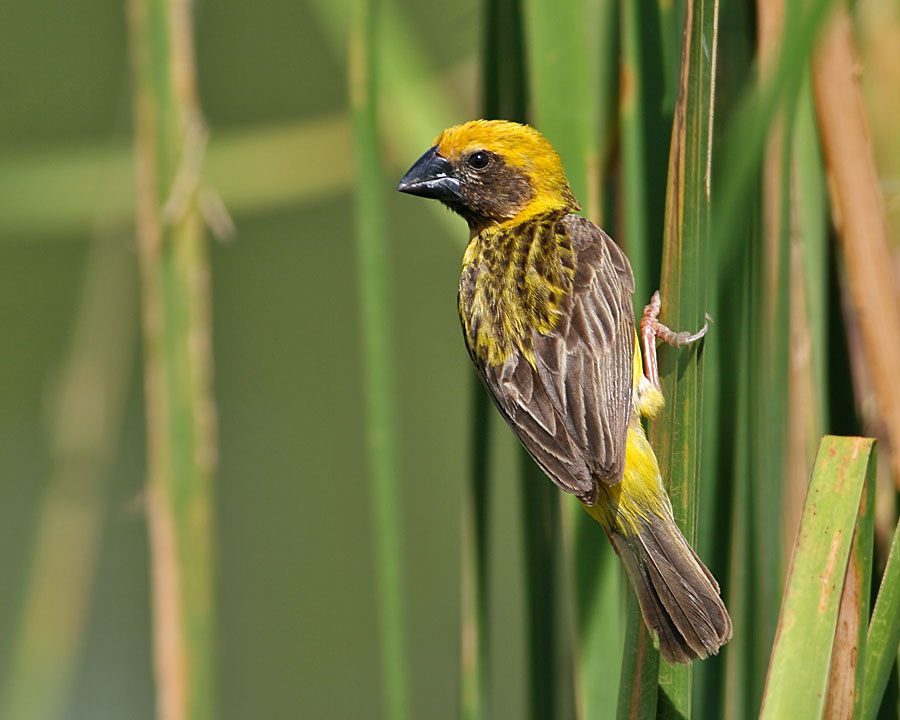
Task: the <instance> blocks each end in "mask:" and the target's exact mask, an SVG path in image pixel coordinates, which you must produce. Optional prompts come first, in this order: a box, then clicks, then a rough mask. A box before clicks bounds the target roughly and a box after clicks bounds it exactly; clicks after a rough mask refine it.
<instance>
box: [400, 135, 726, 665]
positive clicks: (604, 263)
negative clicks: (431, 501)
mask: <svg viewBox="0 0 900 720" xmlns="http://www.w3.org/2000/svg"><path fill="white" fill-rule="evenodd" d="M397 189H398V190H400V191H401V192H405V193H410V194H412V195H420V196H422V197H428V198H435V199H437V200H440V201H441V202H442V203H444V204H445V205H447V206H448V207H449V208H450V209H452V210H454V211H455V212H457V213H459V214H460V215H462V216H463V217H464V218H465V219H466V221H467V222H468V224H469V232H470V239H469V244H468V246H467V247H466V251H465V255H464V256H463V270H462V277H461V279H460V283H459V296H458V302H459V314H460V318H461V319H462V326H463V335H464V337H465V341H466V346H467V347H468V349H469V355H470V356H471V358H472V362H473V363H474V364H475V367H476V369H477V370H478V373H479V375H480V376H481V379H482V380H483V381H484V384H485V386H486V387H487V389H488V391H489V393H490V395H491V397H492V398H493V400H494V403H495V404H496V405H497V408H498V409H499V410H500V413H501V414H502V415H503V417H504V418H505V419H506V421H507V422H508V423H509V425H510V426H511V427H512V429H513V430H514V431H515V432H516V434H517V435H518V436H519V439H520V440H521V441H522V444H523V445H524V446H525V448H526V449H527V450H528V452H529V453H530V454H531V456H532V457H533V458H534V459H535V461H536V462H537V463H538V465H540V466H541V468H543V470H544V472H546V473H547V475H548V476H550V478H551V479H552V480H553V481H554V482H555V483H556V484H557V485H559V486H560V487H561V488H562V489H563V490H565V491H566V492H569V493H573V494H574V495H576V496H577V497H578V498H579V499H580V500H581V503H582V504H583V505H584V507H585V509H586V510H587V511H588V512H589V513H590V514H591V515H592V516H593V517H594V518H596V519H597V520H598V521H599V522H600V524H601V525H602V526H603V528H604V530H605V531H606V534H607V536H608V537H609V539H610V541H611V542H612V544H613V547H614V548H615V550H616V552H617V553H618V554H619V556H620V557H621V558H622V560H623V561H624V563H625V567H626V569H627V571H628V576H629V577H630V578H631V582H632V584H633V585H634V589H635V592H636V593H637V597H638V601H639V602H640V607H641V612H642V613H643V616H644V622H645V623H646V625H647V626H648V627H649V628H650V629H651V630H653V631H654V632H655V633H656V635H657V637H658V639H659V648H660V652H661V653H662V656H663V657H664V658H665V659H666V660H667V661H668V662H680V663H686V662H690V661H691V660H694V659H695V658H703V657H706V656H707V655H709V654H711V653H715V652H717V651H718V649H719V648H720V647H721V646H722V645H723V644H724V643H725V642H727V641H728V639H729V638H730V637H731V619H730V618H729V617H728V612H727V611H726V610H725V606H724V604H723V603H722V600H721V598H720V597H719V586H718V584H717V583H716V580H715V578H714V577H713V576H712V574H711V573H710V572H709V570H707V569H706V567H705V566H704V565H703V563H702V562H701V561H700V559H699V558H698V557H697V554H696V553H695V552H694V550H693V549H692V548H691V546H690V545H689V544H688V542H687V540H685V538H684V536H683V535H682V534H681V531H680V530H679V529H678V526H677V525H676V524H675V521H674V519H673V517H672V508H671V503H670V502H669V498H668V496H667V495H666V491H665V489H664V488H663V485H662V478H661V477H660V473H659V465H658V463H657V460H656V456H655V455H654V453H653V450H652V448H651V447H650V444H649V442H648V441H647V437H646V435H645V434H644V430H643V427H642V426H641V422H640V416H641V415H643V416H646V417H653V416H654V415H656V414H657V413H658V412H659V410H660V409H661V407H662V405H663V396H662V392H661V390H660V387H659V378H658V374H657V370H656V345H655V343H656V339H657V338H661V339H663V340H665V341H668V342H670V343H672V344H676V345H683V344H686V343H688V342H693V341H694V340H697V339H699V338H700V337H702V336H703V334H705V332H706V328H705V327H704V328H703V329H702V330H701V331H700V332H698V333H695V334H694V335H689V334H687V333H674V332H672V331H671V330H669V329H668V328H666V327H665V326H663V325H661V324H660V323H659V322H658V321H657V319H656V318H657V315H658V313H659V295H658V293H657V294H655V295H654V297H653V299H652V301H651V303H650V305H648V306H647V309H646V310H645V312H644V317H643V319H642V321H641V324H640V326H641V336H642V340H643V344H644V354H645V360H646V364H647V368H646V374H645V368H644V364H643V363H642V357H641V349H640V344H639V343H637V342H636V337H637V333H636V331H635V323H634V316H633V311H632V305H631V296H632V294H633V292H634V277H633V275H632V272H631V265H630V263H629V262H628V259H627V258H626V257H625V255H624V254H623V253H622V251H621V250H620V249H619V247H618V246H617V245H616V244H615V243H614V242H613V241H612V240H611V239H610V238H609V237H608V236H607V235H606V233H604V232H603V231H602V230H601V229H600V228H599V227H597V226H596V225H594V224H593V223H591V222H590V221H588V220H586V219H585V218H583V217H581V216H579V215H575V214H574V213H575V212H576V211H578V210H580V207H579V205H578V202H577V201H576V200H575V197H574V196H573V195H572V192H571V190H570V189H569V183H568V180H567V179H566V176H565V172H564V170H563V166H562V161H561V160H560V158H559V155H557V153H556V151H555V150H554V149H553V148H552V146H551V145H550V143H548V142H547V141H546V140H545V139H544V137H543V136H542V135H541V134H540V133H538V132H537V131H536V130H534V129H533V128H531V127H528V126H527V125H519V124H517V123H512V122H506V121H500V120H494V121H486V120H475V121H472V122H469V123H466V124H464V125H459V126H457V127H453V128H450V129H448V130H445V131H444V132H442V133H441V134H440V135H439V136H438V138H437V139H436V140H435V142H434V145H433V147H432V148H431V149H429V150H428V151H427V152H426V153H425V154H424V155H423V156H422V157H421V158H420V159H419V160H418V161H417V162H416V163H415V165H413V166H412V168H410V170H409V172H408V173H406V175H405V176H404V178H403V180H401V182H400V185H399V186H398V188H397Z"/></svg>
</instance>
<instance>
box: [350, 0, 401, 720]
mask: <svg viewBox="0 0 900 720" xmlns="http://www.w3.org/2000/svg"><path fill="white" fill-rule="evenodd" d="M378 39H379V35H378V16H377V12H376V3H375V2H374V0H357V2H355V3H354V4H353V7H352V12H351V24H350V37H349V51H350V56H349V62H348V67H349V73H350V108H351V117H352V131H353V140H354V146H355V151H356V163H357V170H356V179H357V187H356V194H355V210H356V242H357V253H358V258H359V260H358V262H359V299H360V313H361V316H362V318H361V328H362V348H363V372H364V377H363V388H364V392H365V418H366V440H367V451H368V462H369V481H370V484H371V485H370V486H371V492H372V512H373V514H374V529H375V548H374V549H375V567H376V572H377V583H378V622H379V632H380V652H381V672H382V687H383V689H384V696H383V703H384V714H385V717H389V718H396V719H397V720H405V718H408V717H409V716H410V708H411V706H410V702H411V699H410V688H409V665H408V663H409V661H408V657H407V652H408V650H407V630H406V617H407V615H406V613H405V611H404V571H403V559H402V541H401V526H402V525H401V517H402V513H401V509H400V498H401V493H400V486H399V473H398V465H397V449H396V444H397V408H396V406H395V402H396V400H395V399H396V397H397V392H396V387H395V378H394V373H393V358H392V354H393V349H392V338H393V333H392V324H391V310H390V308H391V304H390V302H391V301H390V294H389V291H388V288H389V287H390V275H391V263H390V261H389V258H388V244H387V236H386V233H385V221H384V202H385V198H384V196H383V188H384V184H383V182H382V171H381V158H380V150H379V145H378V137H379V135H378V127H379V125H378V109H377V102H378V68H377V65H376V58H377V51H376V46H377V43H378Z"/></svg>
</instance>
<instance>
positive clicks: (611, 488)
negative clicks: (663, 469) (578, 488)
mask: <svg viewBox="0 0 900 720" xmlns="http://www.w3.org/2000/svg"><path fill="white" fill-rule="evenodd" d="M584 509H585V510H587V511H588V513H590V515H591V516H592V517H593V518H594V519H595V520H597V521H598V522H599V523H600V524H601V525H602V526H603V527H605V528H606V529H607V530H615V531H617V532H619V533H620V534H621V535H623V536H625V537H633V536H635V535H636V534H637V533H638V532H639V531H640V526H641V524H642V521H646V520H647V519H648V518H649V517H650V515H651V514H652V515H659V516H661V517H663V516H665V515H666V514H667V513H668V514H671V512H672V509H671V506H670V503H669V498H668V496H667V495H666V491H665V489H664V488H663V484H662V478H661V477H660V474H659V463H657V461H656V455H654V454H653V448H651V447H650V443H649V442H648V440H647V436H646V435H645V434H644V428H643V427H641V423H640V421H639V420H637V419H636V418H635V417H632V419H631V424H630V425H629V427H628V437H627V440H626V444H625V473H624V475H623V476H622V481H621V482H619V483H616V484H615V485H609V484H607V483H605V482H603V481H600V492H599V495H598V497H597V502H596V504H594V505H593V506H590V507H588V506H587V505H585V506H584Z"/></svg>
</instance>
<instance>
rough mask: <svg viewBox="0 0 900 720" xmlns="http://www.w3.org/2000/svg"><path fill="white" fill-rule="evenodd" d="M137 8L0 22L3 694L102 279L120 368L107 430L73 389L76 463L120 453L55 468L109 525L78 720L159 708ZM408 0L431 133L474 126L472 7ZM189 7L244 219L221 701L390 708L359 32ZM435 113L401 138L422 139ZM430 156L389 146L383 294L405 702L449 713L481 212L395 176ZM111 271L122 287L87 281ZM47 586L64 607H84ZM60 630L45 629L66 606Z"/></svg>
mask: <svg viewBox="0 0 900 720" xmlns="http://www.w3.org/2000/svg"><path fill="white" fill-rule="evenodd" d="M334 8H335V10H336V11H339V6H338V5H335V6H334ZM124 11H125V8H124V4H123V3H121V2H117V1H115V0H113V1H110V0H100V1H91V2H87V3H75V4H68V3H59V2H56V3H37V4H29V3H24V4H21V3H20V4H13V5H9V6H7V7H6V8H4V11H3V21H2V23H0V67H2V68H3V70H2V71H0V97H2V103H0V196H2V199H0V327H2V328H3V330H2V338H3V340H2V347H3V350H2V351H0V567H2V568H3V572H2V573H0V693H2V692H3V688H4V682H3V680H4V679H8V678H9V673H10V669H11V663H12V655H13V651H14V648H15V646H16V645H15V642H16V641H15V639H16V637H17V632H18V628H19V625H20V622H21V618H22V615H23V613H24V611H25V607H24V606H25V602H26V600H25V597H24V588H25V587H26V584H27V579H28V576H29V568H30V566H31V562H32V559H33V544H34V542H35V538H36V536H37V534H38V528H39V516H40V507H41V503H42V501H43V500H44V499H46V498H47V497H48V495H49V494H50V493H53V492H54V486H53V483H54V481H59V480H60V478H61V477H62V476H65V475H66V468H65V467H61V465H68V464H76V463H79V462H80V461H81V458H80V457H78V453H79V447H76V448H74V449H71V448H68V447H60V435H61V434H62V435H66V434H67V433H68V435H71V432H70V431H71V428H61V427H60V421H59V417H60V414H61V413H62V412H63V411H62V410H61V408H60V404H61V402H62V399H61V397H60V393H61V387H62V385H63V382H64V379H65V377H66V373H67V372H69V371H70V368H69V365H70V364H71V362H72V346H73V344H74V343H76V342H77V330H76V328H77V324H78V323H79V321H80V318H81V317H82V316H83V314H84V313H85V312H86V310H85V308H86V306H90V303H91V300H90V299H85V294H86V293H87V294H90V293H100V294H101V299H100V300H99V305H100V306H101V308H103V307H105V308H106V311H107V314H111V315H113V316H114V317H107V318H105V321H103V322H100V323H99V324H95V325H94V326H93V327H91V328H90V332H89V333H88V338H87V344H88V346H89V348H90V352H91V353H95V354H97V355H100V356H103V355H106V356H107V357H106V358H105V359H104V360H103V363H104V367H105V368H107V370H108V373H109V374H108V375H107V378H108V380H109V381H110V383H111V384H113V385H115V384H118V383H120V384H121V388H120V389H112V388H110V393H111V395H112V396H111V397H109V398H107V399H106V400H104V401H103V402H102V408H101V410H100V412H103V413H107V414H108V418H107V419H106V420H100V421H96V422H94V419H93V418H92V417H90V416H89V417H85V416H84V415H83V414H82V413H91V412H93V408H92V402H93V401H94V400H96V398H91V397H89V396H90V395H91V394H92V393H93V392H94V388H93V387H92V386H91V385H90V384H89V383H87V382H84V383H78V384H79V388H78V391H77V392H78V393H83V394H84V395H85V396H86V397H83V398H79V397H75V398H70V402H74V403H76V405H78V404H80V405H81V407H80V408H79V409H76V410H74V411H73V412H74V417H75V418H76V419H77V420H76V425H78V424H81V423H85V424H88V425H91V427H92V430H91V431H92V432H93V431H94V430H96V432H98V433H100V435H99V436H98V437H90V438H87V439H84V443H85V444H86V446H87V450H86V451H85V452H86V453H87V454H88V455H89V457H87V458H86V459H85V462H87V463H88V464H90V465H92V466H93V467H97V464H96V463H97V457H98V454H99V455H100V456H104V455H106V454H108V462H107V461H105V460H104V461H102V462H101V463H100V468H101V469H100V472H99V476H97V477H94V476H91V477H81V478H78V479H75V480H72V479H71V478H69V477H66V478H65V479H64V482H65V483H66V491H65V496H64V497H63V503H64V505H65V506H66V507H67V508H68V512H69V513H74V514H77V513H93V516H92V520H91V522H93V523H96V528H95V532H96V537H91V536H90V533H81V534H80V535H79V537H82V539H83V542H84V544H85V545H84V547H83V549H82V550H83V552H79V551H75V553H74V554H75V555H76V556H78V557H83V558H86V560H85V562H86V565H85V566H84V567H83V568H81V570H82V572H83V573H85V575H86V578H85V582H86V583H87V585H88V588H87V600H86V602H87V606H86V608H85V613H84V626H83V628H81V629H80V630H79V632H78V637H77V638H75V639H74V642H75V668H74V677H72V684H71V696H70V698H69V701H68V702H67V703H66V706H65V712H64V713H63V715H62V717H65V718H73V719H74V718H90V719H92V720H95V719H100V718H124V717H128V718H149V717H152V715H153V710H152V708H153V705H152V692H153V687H152V673H151V659H150V625H149V619H150V618H149V596H148V591H149V587H148V561H147V553H148V548H147V540H146V534H147V533H146V526H145V520H144V515H143V510H142V485H143V483H144V477H145V473H144V469H143V468H144V460H145V449H144V420H143V412H144V409H143V405H142V381H141V370H140V362H139V358H140V352H139V348H138V343H139V342H140V339H139V332H138V295H137V292H138V287H137V275H136V262H137V253H136V246H135V239H134V234H133V227H132V223H133V221H132V219H131V207H133V200H132V194H133V180H132V170H131V165H130V158H131V152H132V151H131V142H132V139H131V138H132V136H131V133H132V129H131V120H130V116H131V96H130V70H129V66H128V54H127V32H126V21H125V13H124ZM396 11H397V12H398V13H399V14H400V15H401V16H402V18H403V19H404V22H405V23H407V27H408V28H409V29H410V30H411V32H410V35H409V40H410V41H411V42H413V43H414V44H415V45H416V46H417V47H418V48H419V49H421V50H422V51H423V57H422V61H423V63H424V64H425V67H423V70H425V71H426V72H427V66H428V65H433V66H434V67H442V68H450V69H451V71H452V73H453V77H451V78H444V77H441V76H435V77H430V78H429V82H430V83H431V84H432V91H433V92H438V93H441V94H444V95H445V99H446V102H447V106H448V107H450V108H452V114H448V115H446V116H443V117H440V122H441V123H442V125H441V127H443V125H449V124H453V123H455V122H459V121H462V120H464V119H467V118H468V117H471V116H472V115H473V113H474V112H475V107H476V96H477V92H478V89H477V80H476V65H475V49H476V44H477V41H478V29H479V14H478V11H477V7H476V4H475V3H474V2H466V1H463V2H460V3H453V4H440V5H434V4H430V3H422V2H410V3H399V4H398V5H397V7H396ZM195 18H196V32H197V62H198V71H199V79H200V96H201V102H202V105H203V109H204V113H205V116H206V119H207V122H208V124H209V126H210V129H211V141H210V148H209V155H208V163H209V165H210V167H211V168H212V172H213V174H214V177H213V179H212V183H213V185H214V186H215V187H216V188H217V189H219V190H220V191H221V192H222V194H223V199H224V201H225V203H226V205H227V206H228V207H229V209H230V210H231V212H232V214H233V219H234V222H235V224H236V227H237V233H236V235H235V237H234V238H233V240H229V241H226V242H214V243H213V247H212V272H213V297H214V330H213V334H214V343H215V363H216V367H215V391H216V399H217V403H218V422H219V474H218V479H217V481H216V489H215V496H216V512H217V528H216V533H217V536H216V543H217V557H218V562H217V606H218V618H217V627H218V632H219V646H218V650H217V659H218V663H219V667H218V676H217V679H218V694H219V703H218V705H219V713H218V716H220V717H223V718H249V717H267V718H277V717H284V718H288V717H292V718H293V717H323V718H324V717H332V718H346V717H377V716H378V715H379V713H380V695H379V682H380V675H379V670H378V661H377V656H378V653H377V645H376V614H375V610H374V597H375V595H374V593H375V591H374V575H373V569H372V539H371V536H372V533H371V520H370V517H371V513H370V512H369V507H368V496H369V491H368V485H367V483H366V479H365V457H364V451H363V428H362V420H361V417H362V399H361V369H360V360H359V328H358V324H359V320H358V300H357V284H356V270H357V268H356V264H355V254H354V244H353V238H352V227H353V223H352V188H351V181H352V174H353V169H352V166H351V161H352V152H351V147H350V146H351V138H350V136H349V123H348V114H347V100H346V98H347V87H346V74H347V73H346V48H345V46H344V44H343V42H344V41H343V40H342V39H341V38H340V37H338V36H335V34H334V33H332V32H329V28H328V27H327V26H325V25H324V23H326V22H327V12H326V11H325V10H322V9H321V8H319V9H317V8H316V7H315V5H314V3H308V2H301V3H296V2H283V1H281V0H266V1H265V2H261V3H246V2H237V1H234V0H226V2H221V3H216V4H210V3H205V2H200V3H199V4H198V5H197V7H196V16H195ZM337 22H338V23H339V22H341V20H340V19H338V20H337ZM331 38H334V41H332V39H331ZM439 129H440V127H437V126H435V127H433V128H431V129H430V130H428V131H427V134H421V135H420V136H419V137H410V138H409V139H408V143H409V144H408V145H405V146H404V147H412V146H415V147H417V148H418V147H420V148H421V149H422V150H424V149H425V148H427V146H428V144H429V143H430V141H431V139H432V137H433V135H434V134H436V133H437V131H438V130H439ZM236 146H237V149H235V148H236ZM266 153H268V154H267V155H266ZM414 158H415V156H414V155H412V154H410V153H408V152H404V153H403V155H402V156H400V154H399V153H394V154H393V155H392V160H393V165H392V171H391V172H390V173H388V176H387V177H385V180H384V199H385V202H386V203H387V204H388V217H389V222H390V228H389V229H390V236H391V238H392V250H391V252H392V262H393V263H394V265H395V268H396V273H395V275H394V282H393V284H392V288H391V291H392V294H393V296H394V297H395V298H397V299H398V300H401V299H402V300H403V302H398V303H397V304H396V307H397V314H396V316H395V327H396V337H395V338H394V341H395V344H396V348H397V351H398V352H397V357H398V358H399V360H398V363H399V364H398V366H397V368H396V370H397V376H398V377H402V378H403V393H402V396H401V397H400V410H401V428H402V442H401V452H402V455H401V458H400V461H401V464H402V479H401V482H402V487H403V490H404V493H403V500H402V502H403V509H404V527H403V534H404V548H405V560H406V562H407V564H408V567H409V568H410V580H409V583H408V589H409V602H408V608H409V623H410V624H409V627H410V628H411V633H410V637H411V638H412V641H413V644H412V647H411V653H412V660H413V685H414V687H415V688H416V691H415V708H414V709H415V715H416V716H417V717H435V718H440V717H451V716H453V715H454V714H455V707H456V699H455V693H456V684H455V682H454V681H453V678H454V677H455V675H456V672H457V671H456V668H457V664H458V663H457V654H458V639H457V638H458V626H459V620H458V616H459V580H458V574H459V571H458V567H459V558H458V555H459V553H458V545H459V514H460V512H459V505H460V496H461V492H462V478H463V476H464V468H465V464H466V460H465V457H466V456H465V438H466V433H465V420H464V416H465V412H466V409H467V400H468V389H469V386H470V384H469V380H470V378H469V372H470V371H469V368H468V367H467V364H468V358H467V356H466V353H465V350H464V348H463V346H462V343H461V342H460V341H459V329H458V319H457V316H456V308H455V292H456V284H457V279H458V267H459V257H460V247H461V244H462V242H463V240H464V237H465V227H464V225H463V224H462V223H461V222H460V223H459V226H458V227H456V228H455V229H456V231H457V232H456V233H455V234H452V233H451V232H450V231H449V230H448V229H446V228H447V227H448V226H447V225H439V224H438V223H436V222H435V221H434V217H433V214H434V213H433V209H432V208H429V207H427V206H426V204H425V203H421V202H416V201H415V200H413V199H410V198H407V197H401V196H399V195H398V194H397V193H394V192H393V188H394V187H395V185H396V181H397V179H398V178H399V177H400V175H401V174H402V172H403V170H404V169H405V167H404V166H405V165H408V164H409V163H411V162H412V160H413V159H414ZM279 174H280V176H279ZM99 254H103V257H104V258H106V259H105V260H104V259H101V260H99V261H96V258H95V256H97V255H99ZM92 258H95V259H94V260H92ZM98 263H99V264H100V265H103V267H101V268H100V269H99V270H98ZM97 272H100V273H101V274H102V273H106V274H105V275H103V277H111V278H112V279H113V280H114V282H113V283H112V284H110V283H107V284H105V285H104V286H103V287H100V288H97V287H95V286H91V283H94V280H95V278H93V277H92V276H91V273H94V275H96V273H97ZM95 284H96V283H94V285H95ZM87 312H90V310H88V311H87ZM123 317H124V321H123V320H122V318H123ZM123 326H125V327H123ZM109 354H112V356H111V357H109ZM76 434H77V433H76ZM66 442H67V441H66V440H63V441H62V444H63V445H65V444H66ZM74 442H75V443H76V444H77V443H78V442H79V440H75V441H74ZM89 474H90V469H89ZM93 542H96V546H92V545H91V543H93ZM505 574H506V575H507V576H509V575H511V574H513V573H511V572H506V573H505ZM58 600H59V603H58V605H57V606H56V607H55V608H53V609H52V614H56V613H61V614H66V613H76V614H77V613H79V612H80V608H79V607H78V606H77V605H78V604H77V603H75V604H74V606H73V605H72V604H70V603H68V602H67V598H66V597H64V596H63V597H59V598H58ZM504 614H505V613H504ZM514 619H515V608H512V609H511V615H510V622H513V621H514ZM44 622H45V623H46V631H47V632H48V633H53V632H56V627H55V623H54V620H53V618H52V617H47V618H45V620H44ZM2 704H3V703H2V702H0V706H2Z"/></svg>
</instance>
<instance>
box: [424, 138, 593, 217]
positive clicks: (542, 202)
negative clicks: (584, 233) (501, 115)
mask: <svg viewBox="0 0 900 720" xmlns="http://www.w3.org/2000/svg"><path fill="white" fill-rule="evenodd" d="M434 145H435V146H436V147H437V151H438V154H439V155H441V156H442V157H444V158H446V159H448V160H450V161H451V162H454V161H457V160H459V159H460V158H462V157H464V156H466V155H468V154H469V153H473V152H476V151H479V150H486V151H488V152H492V153H495V154H496V155H498V156H499V157H501V158H503V161H504V162H505V163H506V165H508V166H510V167H514V168H518V169H520V170H522V171H524V172H525V174H526V175H527V176H528V179H529V181H530V185H531V187H532V189H533V190H534V192H535V195H534V197H533V198H532V200H531V201H530V202H529V203H528V206H527V207H526V208H525V209H524V210H523V211H522V213H520V214H519V215H518V216H517V217H516V218H514V219H513V220H510V221H509V222H508V223H504V224H517V223H520V222H522V221H524V220H526V219H528V218H531V217H536V216H538V215H542V214H544V213H547V212H553V211H557V210H568V211H577V210H580V209H581V207H580V206H579V205H578V201H577V200H576V199H575V197H574V195H572V191H571V190H570V189H569V181H568V180H567V179H566V173H565V170H564V169H563V164H562V160H561V159H560V157H559V154H558V153H557V152H556V150H554V149H553V146H552V145H551V144H550V143H549V142H548V141H547V139H546V138H545V137H544V136H543V135H541V134H540V133H539V132H538V131H537V130H535V129H534V128H533V127H531V126H529V125H521V124H519V123H514V122H510V121H508V120H471V121H470V122H467V123H464V124H462V125H456V126H455V127H451V128H448V129H446V130H444V132H442V133H441V134H440V135H438V136H437V138H435V141H434Z"/></svg>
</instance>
